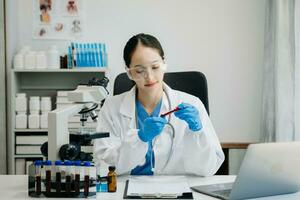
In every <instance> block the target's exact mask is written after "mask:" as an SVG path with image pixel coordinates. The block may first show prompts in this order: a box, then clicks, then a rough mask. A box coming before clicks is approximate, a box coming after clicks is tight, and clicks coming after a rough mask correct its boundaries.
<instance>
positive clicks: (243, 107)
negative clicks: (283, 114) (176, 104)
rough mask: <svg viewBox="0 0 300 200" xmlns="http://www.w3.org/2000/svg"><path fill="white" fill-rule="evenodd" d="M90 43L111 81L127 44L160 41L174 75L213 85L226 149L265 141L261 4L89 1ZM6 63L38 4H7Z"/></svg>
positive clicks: (254, 0)
mask: <svg viewBox="0 0 300 200" xmlns="http://www.w3.org/2000/svg"><path fill="white" fill-rule="evenodd" d="M84 2H85V4H86V7H85V8H86V20H87V21H86V35H85V37H84V38H83V39H82V40H84V41H102V42H105V43H107V45H108V52H109V67H110V70H111V72H110V78H111V81H113V78H114V77H115V76H116V75H117V74H119V73H121V72H123V71H124V70H123V60H122V52H123V47H124V45H125V43H126V42H127V40H128V39H129V38H130V37H131V36H132V35H134V34H136V33H140V32H145V33H150V34H153V35H155V36H156V37H158V38H159V40H160V41H161V43H162V45H163V47H164V50H165V53H166V59H167V62H168V65H169V70H170V71H184V70H197V71H202V72H204V73H205V74H206V76H207V79H208V83H209V99H210V110H211V119H212V121H213V124H214V126H215V129H216V131H217V133H218V135H219V137H220V139H221V141H222V142H251V141H258V140H259V131H260V107H261V106H260V104H261V103H260V100H261V83H262V81H261V79H262V76H261V74H262V65H263V43H264V14H265V1H263V0H247V1H239V0H226V1H217V0H177V1H174V0H164V1H161V0H143V1H141V0H130V1H124V0H106V1H103V0H101V1H100V0H88V1H87V0H86V1H84ZM7 4H8V5H7V7H8V12H9V13H8V22H9V23H10V27H9V28H8V31H10V32H11V35H10V36H9V42H10V46H9V47H8V54H9V55H8V56H9V59H11V56H12V54H13V53H14V52H15V51H16V49H17V48H18V47H20V46H22V45H24V44H30V45H32V46H33V47H35V48H42V47H44V46H47V45H48V44H51V43H53V42H55V43H56V44H57V45H58V46H60V47H61V50H63V49H64V48H65V46H66V45H67V43H66V41H63V42H62V41H53V40H52V41H39V40H32V38H31V25H32V0H9V1H7Z"/></svg>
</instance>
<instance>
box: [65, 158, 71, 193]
mask: <svg viewBox="0 0 300 200" xmlns="http://www.w3.org/2000/svg"><path fill="white" fill-rule="evenodd" d="M64 164H65V167H66V195H67V196H70V194H71V183H72V162H71V161H69V160H66V161H65V163H64Z"/></svg>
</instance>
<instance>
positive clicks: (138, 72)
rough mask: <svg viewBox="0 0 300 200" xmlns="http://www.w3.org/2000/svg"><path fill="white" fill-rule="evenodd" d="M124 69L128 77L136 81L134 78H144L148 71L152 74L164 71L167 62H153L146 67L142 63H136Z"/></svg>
mask: <svg viewBox="0 0 300 200" xmlns="http://www.w3.org/2000/svg"><path fill="white" fill-rule="evenodd" d="M125 69H126V72H127V75H128V77H129V78H130V79H131V80H135V81H136V80H141V79H145V78H146V77H147V76H148V75H149V72H150V71H151V74H152V75H159V74H161V73H162V72H164V71H166V69H167V64H165V63H164V62H155V63H152V64H151V65H150V66H147V67H146V66H142V65H136V66H134V67H130V68H128V67H126V68H125Z"/></svg>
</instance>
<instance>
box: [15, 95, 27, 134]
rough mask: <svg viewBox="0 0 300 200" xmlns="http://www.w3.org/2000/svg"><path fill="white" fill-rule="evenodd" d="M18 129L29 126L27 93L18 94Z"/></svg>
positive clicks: (16, 106)
mask: <svg viewBox="0 0 300 200" xmlns="http://www.w3.org/2000/svg"><path fill="white" fill-rule="evenodd" d="M15 108H16V129H21V128H27V97H26V94H25V93H17V95H16V105H15Z"/></svg>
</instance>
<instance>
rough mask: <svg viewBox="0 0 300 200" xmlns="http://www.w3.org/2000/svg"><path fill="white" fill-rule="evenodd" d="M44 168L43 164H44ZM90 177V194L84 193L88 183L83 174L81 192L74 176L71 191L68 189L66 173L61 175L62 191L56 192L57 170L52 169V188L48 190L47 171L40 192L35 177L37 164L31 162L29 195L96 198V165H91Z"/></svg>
mask: <svg viewBox="0 0 300 200" xmlns="http://www.w3.org/2000/svg"><path fill="white" fill-rule="evenodd" d="M42 168H43V166H42ZM90 169H91V170H90V171H91V173H90V177H89V180H88V181H89V187H88V190H89V192H88V194H85V193H84V187H85V184H86V180H84V179H83V176H82V177H81V178H80V182H79V188H80V190H79V193H78V192H75V190H74V187H75V181H74V178H73V179H72V181H71V184H70V188H71V190H70V191H69V192H67V191H66V178H65V175H64V173H62V176H61V191H60V192H56V180H55V171H54V169H52V170H51V171H52V173H51V190H50V192H47V191H46V188H47V182H46V176H45V173H42V174H41V185H40V186H41V187H40V191H41V192H40V193H39V192H37V190H36V184H37V182H36V177H35V165H33V164H31V165H30V166H29V168H28V172H29V174H28V195H29V196H30V197H36V198H96V169H95V166H90Z"/></svg>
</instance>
